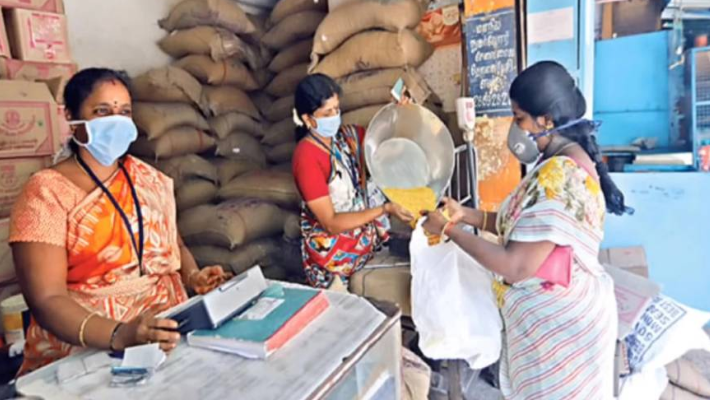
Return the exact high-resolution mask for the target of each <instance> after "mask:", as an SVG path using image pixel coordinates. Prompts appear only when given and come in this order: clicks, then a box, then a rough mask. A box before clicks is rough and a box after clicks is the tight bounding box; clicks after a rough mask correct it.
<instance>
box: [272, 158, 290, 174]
mask: <svg viewBox="0 0 710 400" xmlns="http://www.w3.org/2000/svg"><path fill="white" fill-rule="evenodd" d="M269 171H279V172H288V173H289V174H290V173H292V172H293V164H292V163H291V161H288V162H284V163H281V164H276V165H271V166H269Z"/></svg>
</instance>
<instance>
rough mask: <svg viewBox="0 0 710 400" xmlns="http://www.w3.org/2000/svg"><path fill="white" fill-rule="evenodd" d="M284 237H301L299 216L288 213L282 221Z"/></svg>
mask: <svg viewBox="0 0 710 400" xmlns="http://www.w3.org/2000/svg"><path fill="white" fill-rule="evenodd" d="M284 237H286V238H288V239H300V238H301V216H300V215H298V214H296V213H289V214H288V216H287V217H286V220H285V221H284Z"/></svg>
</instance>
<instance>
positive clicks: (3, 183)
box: [0, 157, 51, 240]
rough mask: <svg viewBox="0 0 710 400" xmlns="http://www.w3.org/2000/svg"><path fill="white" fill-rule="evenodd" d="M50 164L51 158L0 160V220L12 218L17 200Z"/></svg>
mask: <svg viewBox="0 0 710 400" xmlns="http://www.w3.org/2000/svg"><path fill="white" fill-rule="evenodd" d="M50 164H51V162H50V157H36V158H14V159H13V158H10V159H6V160H0V218H7V217H9V216H10V213H11V212H12V207H13V206H14V205H15V200H17V197H18V196H19V195H20V193H22V189H23V188H24V187H25V183H27V181H28V180H29V179H30V177H31V176H32V174H34V173H35V172H37V171H39V170H41V169H43V168H47V167H49V165H50ZM1 227H2V226H1V225H0V228H1ZM0 238H1V237H0ZM0 240H1V239H0Z"/></svg>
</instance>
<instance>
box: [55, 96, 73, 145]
mask: <svg viewBox="0 0 710 400" xmlns="http://www.w3.org/2000/svg"><path fill="white" fill-rule="evenodd" d="M57 126H59V147H57V151H58V150H59V149H60V148H62V147H64V145H65V144H66V143H67V142H68V141H69V140H70V139H71V137H72V136H73V132H72V131H71V126H70V125H69V121H68V120H67V114H66V107H64V106H63V105H59V106H57Z"/></svg>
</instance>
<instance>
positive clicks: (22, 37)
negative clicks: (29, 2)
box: [5, 9, 72, 64]
mask: <svg viewBox="0 0 710 400" xmlns="http://www.w3.org/2000/svg"><path fill="white" fill-rule="evenodd" d="M5 24H6V25H7V33H8V36H9V39H10V47H11V48H12V54H13V56H14V58H16V59H19V60H22V61H35V62H50V63H58V64H69V63H71V62H72V57H71V52H70V51H69V34H68V31H67V18H66V17H65V16H64V15H61V14H53V13H46V12H42V11H32V10H21V9H14V10H9V12H8V13H6V14H5Z"/></svg>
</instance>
